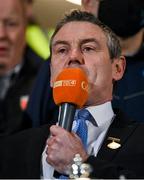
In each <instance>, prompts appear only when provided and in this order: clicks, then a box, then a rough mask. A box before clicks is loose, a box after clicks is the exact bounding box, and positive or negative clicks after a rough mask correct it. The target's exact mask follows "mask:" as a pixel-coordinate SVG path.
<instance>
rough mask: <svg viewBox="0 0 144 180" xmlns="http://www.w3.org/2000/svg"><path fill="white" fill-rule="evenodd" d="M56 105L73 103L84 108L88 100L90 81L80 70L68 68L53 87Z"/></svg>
mask: <svg viewBox="0 0 144 180" xmlns="http://www.w3.org/2000/svg"><path fill="white" fill-rule="evenodd" d="M53 97H54V101H55V104H57V105H60V104H62V103H72V104H75V105H76V106H77V107H78V108H81V107H83V105H84V104H85V103H86V101H87V99H88V79H87V76H86V74H85V72H84V71H83V70H82V69H80V68H66V69H64V70H63V71H62V72H61V73H60V74H59V75H58V76H57V78H56V81H55V82H54V87H53Z"/></svg>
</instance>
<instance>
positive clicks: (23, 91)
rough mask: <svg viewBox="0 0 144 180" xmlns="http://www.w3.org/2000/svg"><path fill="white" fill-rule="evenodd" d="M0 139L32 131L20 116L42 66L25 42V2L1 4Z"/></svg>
mask: <svg viewBox="0 0 144 180" xmlns="http://www.w3.org/2000/svg"><path fill="white" fill-rule="evenodd" d="M0 23H1V25H0V136H5V135H9V134H12V133H15V132H17V131H20V130H23V129H25V128H28V127H31V121H27V119H25V120H24V121H23V119H22V116H23V112H24V110H25V108H26V104H27V102H28V98H29V94H30V93H31V90H32V87H33V83H34V81H35V78H36V75H37V72H38V70H39V68H40V66H41V64H42V63H43V59H42V58H41V57H39V56H38V55H37V54H36V53H35V52H33V50H32V49H30V48H29V47H28V46H27V44H26V40H25V33H26V27H27V1H26V0H11V1H9V0H6V1H2V0H1V1H0Z"/></svg>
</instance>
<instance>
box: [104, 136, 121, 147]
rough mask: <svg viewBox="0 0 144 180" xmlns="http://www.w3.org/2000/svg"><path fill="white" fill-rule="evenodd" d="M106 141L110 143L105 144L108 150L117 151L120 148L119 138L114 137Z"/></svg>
mask: <svg viewBox="0 0 144 180" xmlns="http://www.w3.org/2000/svg"><path fill="white" fill-rule="evenodd" d="M108 140H110V141H112V142H110V143H108V144H107V147H108V148H110V149H118V148H120V147H121V144H120V143H119V142H120V139H119V138H115V137H108Z"/></svg>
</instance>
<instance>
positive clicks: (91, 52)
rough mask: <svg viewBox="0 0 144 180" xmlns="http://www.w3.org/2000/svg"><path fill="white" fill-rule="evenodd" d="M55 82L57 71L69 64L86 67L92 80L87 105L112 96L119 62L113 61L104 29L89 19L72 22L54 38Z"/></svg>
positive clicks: (85, 69)
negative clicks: (116, 64)
mask: <svg viewBox="0 0 144 180" xmlns="http://www.w3.org/2000/svg"><path fill="white" fill-rule="evenodd" d="M51 60H52V62H51V85H53V82H54V81H55V78H56V77H57V75H58V74H59V73H60V72H61V71H62V70H63V69H64V68H69V67H79V68H81V69H83V70H84V71H85V72H86V74H87V76H88V80H89V100H88V102H87V105H96V104H101V103H103V102H105V101H108V100H111V98H112V88H113V83H112V81H113V79H115V72H114V71H115V68H114V67H115V66H114V64H115V62H116V61H114V62H113V63H112V62H111V59H110V56H109V51H108V47H107V40H106V37H105V35H104V33H103V31H102V30H101V29H100V28H99V27H98V26H96V25H94V24H91V23H89V22H70V23H67V24H65V25H64V26H63V27H62V28H61V29H60V30H59V31H58V33H57V34H56V35H55V37H54V39H53V42H52V59H51Z"/></svg>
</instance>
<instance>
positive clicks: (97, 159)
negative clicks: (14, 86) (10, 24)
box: [0, 11, 144, 179]
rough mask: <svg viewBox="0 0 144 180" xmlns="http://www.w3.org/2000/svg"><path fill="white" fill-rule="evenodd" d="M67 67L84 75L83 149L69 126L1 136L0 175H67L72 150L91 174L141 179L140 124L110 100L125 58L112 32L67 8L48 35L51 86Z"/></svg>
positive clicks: (142, 128)
mask: <svg viewBox="0 0 144 180" xmlns="http://www.w3.org/2000/svg"><path fill="white" fill-rule="evenodd" d="M69 67H71V68H80V69H82V70H83V71H84V72H85V73H86V74H87V77H88V82H89V96H88V100H87V102H86V104H85V105H84V107H83V108H82V109H83V110H86V111H87V112H89V114H90V115H91V119H92V121H87V120H86V126H87V128H88V139H87V141H85V142H87V144H86V145H87V147H86V149H85V148H84V146H83V143H82V140H81V139H80V137H79V136H78V135H77V134H76V133H75V132H74V131H72V132H68V131H66V130H65V129H63V128H62V127H59V126H57V125H52V126H44V127H41V128H36V129H35V128H33V129H30V130H27V131H24V132H21V133H19V134H16V135H14V136H11V137H9V138H5V139H4V138H3V139H1V141H0V178H40V177H42V178H48V179H50V178H53V177H56V178H59V177H61V175H63V176H65V175H69V173H68V172H69V168H70V167H71V164H72V163H73V158H74V156H75V154H79V155H80V157H81V159H82V162H85V163H88V164H90V165H91V166H92V169H93V171H92V173H91V175H90V177H91V178H120V177H125V178H144V171H143V162H144V145H143V143H142V137H143V133H144V125H143V124H136V123H134V122H131V121H128V119H127V117H126V116H125V115H124V114H123V113H121V112H120V111H119V110H113V109H112V105H111V100H112V91H113V85H114V83H115V81H117V80H119V79H121V78H122V76H123V73H124V70H125V58H124V57H123V56H122V55H121V48H120V45H119V41H118V40H117V37H116V36H115V34H114V33H113V32H112V31H111V30H110V29H109V28H108V27H106V26H105V25H104V24H102V23H101V22H99V21H98V19H96V18H95V17H94V16H93V15H92V14H89V13H86V12H81V11H73V12H71V13H70V14H68V15H67V16H65V17H64V19H63V20H62V21H61V22H60V23H59V24H58V25H57V27H56V30H55V33H54V35H53V37H52V40H51V86H53V83H54V81H55V78H56V77H57V75H58V74H59V73H60V72H61V71H62V70H63V69H64V68H69ZM45 95H46V94H45ZM80 111H81V109H79V110H78V112H77V113H79V112H80ZM52 121H53V120H52V119H50V122H52ZM74 122H75V123H74V124H76V121H75V120H74ZM53 124H54V123H53ZM74 124H73V127H72V130H74V126H75V125H74ZM49 128H50V129H49ZM49 133H50V134H51V136H50V137H49V138H48V139H47V137H48V134H49ZM45 142H46V146H45ZM41 155H42V156H41ZM54 170H55V171H54ZM63 176H62V177H63Z"/></svg>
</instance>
